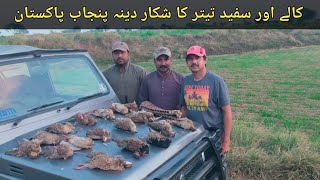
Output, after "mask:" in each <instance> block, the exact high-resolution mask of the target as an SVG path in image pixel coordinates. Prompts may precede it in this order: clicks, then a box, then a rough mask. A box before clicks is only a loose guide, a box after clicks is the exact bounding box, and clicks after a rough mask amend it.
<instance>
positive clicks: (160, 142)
mask: <svg viewBox="0 0 320 180" xmlns="http://www.w3.org/2000/svg"><path fill="white" fill-rule="evenodd" d="M147 141H148V143H150V144H153V145H155V146H159V147H163V148H167V147H169V146H170V144H171V140H170V139H169V138H167V137H165V136H163V135H162V134H160V133H158V132H157V131H154V130H152V129H151V128H149V134H148V138H147Z"/></svg>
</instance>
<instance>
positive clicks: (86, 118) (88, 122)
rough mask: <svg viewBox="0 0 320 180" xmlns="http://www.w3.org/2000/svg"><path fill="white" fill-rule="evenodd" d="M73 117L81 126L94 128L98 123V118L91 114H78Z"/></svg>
mask: <svg viewBox="0 0 320 180" xmlns="http://www.w3.org/2000/svg"><path fill="white" fill-rule="evenodd" d="M73 117H74V118H75V119H76V122H77V123H79V124H81V125H85V126H93V125H95V124H96V123H97V120H96V118H95V117H94V116H93V115H91V113H84V114H83V113H77V114H76V115H74V116H73Z"/></svg>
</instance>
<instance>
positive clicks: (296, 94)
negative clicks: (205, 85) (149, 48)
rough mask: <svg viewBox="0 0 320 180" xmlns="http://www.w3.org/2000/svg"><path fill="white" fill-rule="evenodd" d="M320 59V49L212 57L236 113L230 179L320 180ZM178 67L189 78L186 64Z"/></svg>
mask: <svg viewBox="0 0 320 180" xmlns="http://www.w3.org/2000/svg"><path fill="white" fill-rule="evenodd" d="M319 57H320V46H312V47H304V48H295V49H287V50H273V51H269V52H251V53H245V54H233V55H222V56H211V57H209V61H208V64H207V67H208V69H209V70H211V71H214V72H215V73H217V74H219V75H221V76H222V77H224V78H225V80H226V82H227V84H228V88H229V92H230V97H231V105H232V107H233V109H232V110H233V120H234V127H233V132H232V139H231V141H232V149H233V150H232V152H231V153H230V154H229V155H228V157H227V160H228V161H229V164H230V170H231V173H230V175H231V179H237V174H238V175H242V176H243V175H244V176H245V177H246V178H244V179H319V178H320V138H319V137H320V111H319V109H320V93H319V92H320V91H319V87H320V61H319ZM139 64H140V65H141V66H143V67H144V68H146V69H147V70H148V71H153V70H154V65H153V64H152V63H147V62H146V63H139ZM173 67H174V69H175V70H177V71H179V72H181V73H183V74H190V71H189V70H188V68H187V67H186V64H185V61H184V60H183V59H180V60H176V61H174V65H173ZM242 176H241V177H242ZM240 179H241V178H240Z"/></svg>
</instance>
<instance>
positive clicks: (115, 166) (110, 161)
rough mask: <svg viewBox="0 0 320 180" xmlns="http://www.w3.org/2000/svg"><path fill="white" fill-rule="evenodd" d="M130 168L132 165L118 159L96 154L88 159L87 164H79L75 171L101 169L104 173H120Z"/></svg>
mask: <svg viewBox="0 0 320 180" xmlns="http://www.w3.org/2000/svg"><path fill="white" fill-rule="evenodd" d="M129 167H132V163H131V162H129V161H124V160H122V159H120V157H112V156H108V155H106V154H104V153H96V154H95V155H92V157H90V161H89V162H87V163H81V164H79V165H78V166H77V167H75V169H77V170H79V169H82V168H90V169H101V170H105V171H122V170H123V169H124V168H129Z"/></svg>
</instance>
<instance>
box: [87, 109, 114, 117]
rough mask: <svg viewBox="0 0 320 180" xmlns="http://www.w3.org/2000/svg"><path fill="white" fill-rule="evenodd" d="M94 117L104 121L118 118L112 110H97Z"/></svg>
mask: <svg viewBox="0 0 320 180" xmlns="http://www.w3.org/2000/svg"><path fill="white" fill-rule="evenodd" d="M93 115H95V116H97V117H101V118H104V119H115V118H116V116H115V115H114V113H113V110H112V109H109V108H108V109H104V108H102V109H97V110H95V111H93Z"/></svg>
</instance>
